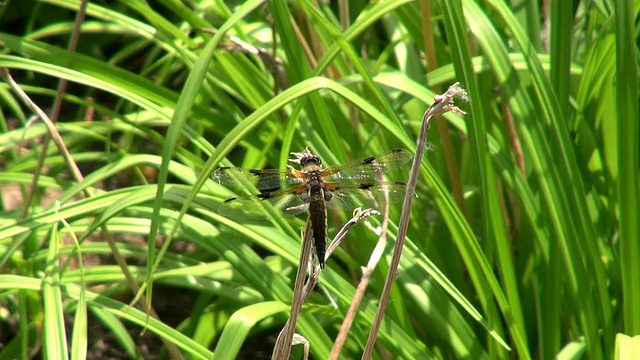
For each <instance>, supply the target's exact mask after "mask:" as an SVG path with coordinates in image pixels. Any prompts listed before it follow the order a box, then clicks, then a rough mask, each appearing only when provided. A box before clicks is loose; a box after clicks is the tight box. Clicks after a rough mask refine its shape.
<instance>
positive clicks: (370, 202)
mask: <svg viewBox="0 0 640 360" xmlns="http://www.w3.org/2000/svg"><path fill="white" fill-rule="evenodd" d="M405 191H406V184H405V183H404V182H389V183H386V182H383V183H366V184H358V185H351V186H349V185H338V184H335V183H327V184H325V193H326V195H325V198H326V199H328V200H327V207H329V208H332V209H337V210H345V211H351V210H353V209H355V208H358V207H359V208H363V209H365V208H372V209H378V210H380V209H382V208H383V207H384V204H385V193H386V194H388V197H389V202H390V203H392V202H399V201H401V200H402V199H403V198H404V194H405Z"/></svg>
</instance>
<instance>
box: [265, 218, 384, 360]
mask: <svg viewBox="0 0 640 360" xmlns="http://www.w3.org/2000/svg"><path fill="white" fill-rule="evenodd" d="M374 212H375V210H371V209H366V210H360V209H356V210H355V211H354V214H353V217H352V218H351V219H350V220H349V221H347V223H346V224H345V225H344V226H343V227H342V229H340V231H338V233H337V234H336V236H335V238H334V239H333V240H332V241H331V243H330V244H329V246H328V247H327V251H326V254H325V260H327V259H329V257H330V256H331V254H333V252H334V251H335V250H336V248H337V247H338V245H340V242H341V241H342V239H343V238H344V237H345V236H346V235H347V232H349V230H350V229H351V228H352V227H354V226H355V225H356V224H357V223H358V222H359V221H360V220H362V219H364V218H366V217H368V216H370V215H372V214H373V213H374ZM310 230H311V224H310V222H309V221H307V227H306V229H305V231H304V239H303V244H302V249H301V250H300V261H299V263H298V273H297V275H296V283H295V287H294V293H293V301H292V303H291V314H290V315H289V319H288V320H287V323H286V324H285V325H284V327H283V329H282V331H280V334H279V335H278V339H277V340H276V344H275V346H274V348H273V353H272V355H271V358H272V359H275V360H278V359H289V356H290V355H291V345H292V344H293V338H294V333H295V328H296V323H297V320H298V315H299V314H300V309H301V308H302V304H303V303H304V301H305V300H307V298H308V297H309V295H310V294H311V291H312V290H313V289H314V288H315V286H316V285H317V284H318V277H319V275H320V270H321V269H320V267H319V266H315V267H313V272H312V273H311V276H310V277H309V280H308V281H307V283H306V284H305V283H304V279H305V276H306V269H308V266H307V265H308V264H310V263H311V259H310V255H311V246H312V242H313V239H312V238H311V231H310Z"/></svg>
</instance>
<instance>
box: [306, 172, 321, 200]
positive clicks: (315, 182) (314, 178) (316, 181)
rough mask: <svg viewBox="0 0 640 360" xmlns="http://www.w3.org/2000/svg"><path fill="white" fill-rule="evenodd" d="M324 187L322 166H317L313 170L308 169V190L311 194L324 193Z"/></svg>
mask: <svg viewBox="0 0 640 360" xmlns="http://www.w3.org/2000/svg"><path fill="white" fill-rule="evenodd" d="M323 189H324V182H323V180H322V170H321V169H320V167H316V168H315V169H313V170H308V171H307V190H308V191H309V195H316V194H322V190H323Z"/></svg>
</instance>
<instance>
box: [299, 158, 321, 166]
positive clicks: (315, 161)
mask: <svg viewBox="0 0 640 360" xmlns="http://www.w3.org/2000/svg"><path fill="white" fill-rule="evenodd" d="M307 165H322V161H321V160H320V157H318V156H317V155H307V156H304V157H301V158H300V166H303V167H304V166H307Z"/></svg>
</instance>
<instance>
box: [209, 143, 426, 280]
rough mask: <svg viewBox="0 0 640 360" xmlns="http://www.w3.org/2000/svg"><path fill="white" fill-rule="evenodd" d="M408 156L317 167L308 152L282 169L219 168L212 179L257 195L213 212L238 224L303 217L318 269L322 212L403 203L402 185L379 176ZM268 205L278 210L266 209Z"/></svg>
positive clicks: (393, 152) (322, 258)
mask: <svg viewBox="0 0 640 360" xmlns="http://www.w3.org/2000/svg"><path fill="white" fill-rule="evenodd" d="M412 157H413V155H412V154H411V152H409V151H407V150H404V149H394V150H391V151H389V152H387V153H384V154H379V155H374V156H370V157H367V158H365V159H363V160H361V161H359V162H352V163H347V164H341V165H336V166H332V167H329V168H326V169H323V167H322V161H321V160H320V157H318V156H317V155H315V154H313V153H312V152H311V151H310V150H309V149H308V148H307V149H306V150H305V152H292V153H291V158H290V159H289V162H291V163H293V164H296V165H298V167H299V168H300V170H298V169H296V168H294V167H293V166H291V165H287V169H286V170H277V169H263V170H259V169H246V168H238V167H221V168H218V169H216V170H215V171H214V172H213V173H212V174H211V178H212V179H213V180H214V181H217V182H218V183H219V184H221V185H224V186H225V187H227V188H230V189H233V190H240V191H242V190H246V189H247V188H251V186H253V187H255V189H257V190H258V191H259V193H258V194H254V195H249V196H239V197H233V198H230V199H227V200H225V201H224V202H223V203H222V204H221V205H220V207H219V208H218V213H219V214H220V215H222V216H225V217H227V218H232V219H237V220H243V219H247V220H251V219H258V220H266V219H272V218H274V217H280V216H296V215H299V214H302V213H304V212H307V213H308V216H309V221H310V222H311V232H312V238H313V241H314V245H315V253H316V256H317V257H318V262H319V264H320V267H321V268H324V263H325V247H326V238H327V208H330V209H335V210H353V209H356V208H381V207H382V206H384V204H385V201H386V199H388V200H389V202H397V201H400V200H401V199H403V198H404V193H405V189H406V183H405V182H402V181H385V180H384V178H383V176H382V175H383V173H386V172H388V171H390V170H395V169H398V168H400V167H402V166H403V165H405V164H406V163H408V162H409V160H411V159H412ZM266 204H270V205H271V206H273V207H274V208H275V209H276V210H277V211H276V212H272V211H271V212H270V211H268V210H267V208H268V206H269V205H267V206H263V205H266Z"/></svg>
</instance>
